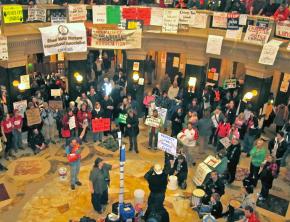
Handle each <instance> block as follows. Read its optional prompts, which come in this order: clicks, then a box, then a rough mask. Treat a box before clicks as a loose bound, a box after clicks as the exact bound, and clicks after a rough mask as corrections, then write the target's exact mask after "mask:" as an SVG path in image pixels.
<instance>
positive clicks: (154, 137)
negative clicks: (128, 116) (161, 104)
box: [149, 109, 162, 150]
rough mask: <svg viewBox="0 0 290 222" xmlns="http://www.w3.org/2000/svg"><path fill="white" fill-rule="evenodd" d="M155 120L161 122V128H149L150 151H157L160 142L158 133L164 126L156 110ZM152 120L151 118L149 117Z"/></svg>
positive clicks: (154, 111)
mask: <svg viewBox="0 0 290 222" xmlns="http://www.w3.org/2000/svg"><path fill="white" fill-rule="evenodd" d="M152 117H153V118H155V120H157V122H159V123H160V124H159V126H156V127H153V126H150V128H149V149H152V148H153V149H155V150H157V141H158V132H159V130H160V128H161V125H162V119H161V118H160V117H159V115H158V112H157V110H156V109H154V110H153V115H152ZM149 118H150V117H149Z"/></svg>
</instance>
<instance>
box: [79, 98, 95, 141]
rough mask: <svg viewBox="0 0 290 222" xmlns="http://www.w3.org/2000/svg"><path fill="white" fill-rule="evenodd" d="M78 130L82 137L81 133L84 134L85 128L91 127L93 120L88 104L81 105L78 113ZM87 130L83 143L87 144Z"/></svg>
mask: <svg viewBox="0 0 290 222" xmlns="http://www.w3.org/2000/svg"><path fill="white" fill-rule="evenodd" d="M76 118H77V128H78V135H79V136H80V135H81V133H82V132H83V129H84V126H87V125H89V123H90V121H91V119H92V114H91V112H90V111H89V110H88V105H87V104H86V103H83V104H82V105H81V109H80V110H79V111H78V113H77V116H76ZM87 130H88V129H87V128H86V130H85V134H84V136H83V141H84V142H85V143H86V142H87V140H86V136H87Z"/></svg>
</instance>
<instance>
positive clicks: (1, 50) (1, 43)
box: [0, 35, 8, 61]
mask: <svg viewBox="0 0 290 222" xmlns="http://www.w3.org/2000/svg"><path fill="white" fill-rule="evenodd" d="M0 60H3V61H5V60H8V46H7V37H6V36H3V35H0Z"/></svg>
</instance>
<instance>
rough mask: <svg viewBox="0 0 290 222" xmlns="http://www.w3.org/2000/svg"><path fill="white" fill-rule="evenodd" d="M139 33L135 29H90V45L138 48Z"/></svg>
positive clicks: (107, 47)
mask: <svg viewBox="0 0 290 222" xmlns="http://www.w3.org/2000/svg"><path fill="white" fill-rule="evenodd" d="M141 33H142V31H141V30H140V29H137V30H97V29H92V43H91V46H92V47H94V48H100V49H140V48H141V41H142V39H141Z"/></svg>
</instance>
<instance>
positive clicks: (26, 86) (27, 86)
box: [20, 75, 30, 89]
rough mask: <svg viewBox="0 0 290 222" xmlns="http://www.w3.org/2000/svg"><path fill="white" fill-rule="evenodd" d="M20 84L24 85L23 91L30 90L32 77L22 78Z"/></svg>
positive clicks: (25, 76) (23, 76) (24, 76)
mask: <svg viewBox="0 0 290 222" xmlns="http://www.w3.org/2000/svg"><path fill="white" fill-rule="evenodd" d="M20 83H21V84H22V85H23V88H22V89H30V76H29V75H22V76H20Z"/></svg>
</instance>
